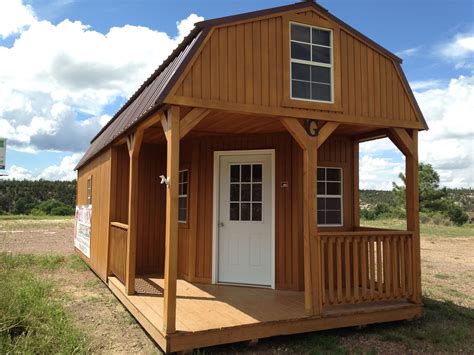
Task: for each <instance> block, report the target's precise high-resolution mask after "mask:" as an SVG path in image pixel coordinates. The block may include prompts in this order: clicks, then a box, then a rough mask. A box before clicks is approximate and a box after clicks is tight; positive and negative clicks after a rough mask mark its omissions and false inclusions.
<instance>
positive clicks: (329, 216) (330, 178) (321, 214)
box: [318, 168, 343, 227]
mask: <svg viewBox="0 0 474 355" xmlns="http://www.w3.org/2000/svg"><path fill="white" fill-rule="evenodd" d="M342 205H343V204H342V169H341V168H318V226H327V227H338V226H342Z"/></svg>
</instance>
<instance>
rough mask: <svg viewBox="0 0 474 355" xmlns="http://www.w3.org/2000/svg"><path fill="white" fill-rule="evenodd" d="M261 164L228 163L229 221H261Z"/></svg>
mask: <svg viewBox="0 0 474 355" xmlns="http://www.w3.org/2000/svg"><path fill="white" fill-rule="evenodd" d="M262 176H263V164H258V163H256V164H230V182H229V183H230V199H229V200H230V206H229V208H230V210H229V219H230V220H231V221H262V209H263V204H262V191H263V181H262Z"/></svg>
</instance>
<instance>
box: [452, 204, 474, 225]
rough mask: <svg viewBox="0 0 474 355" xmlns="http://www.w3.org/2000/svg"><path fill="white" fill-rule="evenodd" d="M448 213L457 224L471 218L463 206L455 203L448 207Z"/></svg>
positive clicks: (461, 223)
mask: <svg viewBox="0 0 474 355" xmlns="http://www.w3.org/2000/svg"><path fill="white" fill-rule="evenodd" d="M446 214H447V215H448V217H449V219H450V220H451V222H453V223H454V224H455V225H457V226H462V225H463V224H464V223H466V222H467V221H468V220H469V216H468V215H467V213H465V212H464V211H463V210H462V209H461V207H459V206H456V205H454V204H453V205H452V206H450V207H449V208H448V210H447V212H446Z"/></svg>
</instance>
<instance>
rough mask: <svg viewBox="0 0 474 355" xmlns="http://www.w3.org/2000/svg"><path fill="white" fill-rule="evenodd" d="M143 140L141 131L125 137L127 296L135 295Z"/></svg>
mask: <svg viewBox="0 0 474 355" xmlns="http://www.w3.org/2000/svg"><path fill="white" fill-rule="evenodd" d="M142 139H143V129H139V130H137V131H135V133H132V134H131V135H129V136H128V137H127V146H128V154H129V156H130V172H129V176H130V178H129V184H128V231H127V258H126V265H125V289H126V291H127V294H129V295H132V294H134V293H135V264H136V251H137V217H138V215H137V209H138V204H137V200H138V167H139V165H138V163H139V155H140V148H141V145H142Z"/></svg>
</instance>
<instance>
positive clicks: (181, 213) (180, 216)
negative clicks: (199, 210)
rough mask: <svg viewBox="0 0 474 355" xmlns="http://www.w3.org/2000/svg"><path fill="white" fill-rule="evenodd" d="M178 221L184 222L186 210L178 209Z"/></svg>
mask: <svg viewBox="0 0 474 355" xmlns="http://www.w3.org/2000/svg"><path fill="white" fill-rule="evenodd" d="M178 221H180V222H186V210H185V209H182V208H180V209H178Z"/></svg>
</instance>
